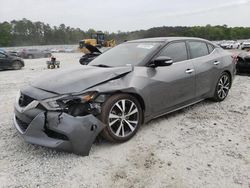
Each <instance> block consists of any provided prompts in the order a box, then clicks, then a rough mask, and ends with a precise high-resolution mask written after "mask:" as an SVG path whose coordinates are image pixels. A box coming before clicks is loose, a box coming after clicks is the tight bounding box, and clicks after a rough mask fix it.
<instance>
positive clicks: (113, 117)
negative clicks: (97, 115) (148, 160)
mask: <svg viewBox="0 0 250 188" xmlns="http://www.w3.org/2000/svg"><path fill="white" fill-rule="evenodd" d="M142 117H143V116H142V109H141V105H140V103H139V102H138V100H137V99H136V98H135V97H134V96H131V95H128V94H117V95H113V96H111V97H110V98H109V99H108V100H107V101H106V102H105V103H104V104H103V106H102V113H101V120H102V122H104V123H105V124H106V125H107V126H106V127H105V128H104V130H103V132H102V136H103V137H104V138H105V139H107V140H109V141H112V142H125V141H127V140H129V139H130V138H132V137H133V136H134V135H135V134H136V132H137V130H138V128H139V127H140V125H141V123H142Z"/></svg>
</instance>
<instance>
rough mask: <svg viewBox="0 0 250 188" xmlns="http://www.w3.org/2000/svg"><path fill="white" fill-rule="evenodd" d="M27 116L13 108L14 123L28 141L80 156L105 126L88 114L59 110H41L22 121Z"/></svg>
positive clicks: (88, 149) (86, 152)
mask: <svg viewBox="0 0 250 188" xmlns="http://www.w3.org/2000/svg"><path fill="white" fill-rule="evenodd" d="M31 111H32V110H31ZM27 119H28V118H27V116H26V115H25V113H23V112H20V111H18V110H17V109H16V108H15V115H14V125H15V127H16V129H17V130H18V132H19V133H20V134H21V135H22V137H23V138H24V139H25V141H27V142H28V143H31V144H37V145H41V146H45V147H49V148H53V149H57V150H63V151H67V152H73V153H75V154H79V155H83V156H86V155H89V151H90V149H91V146H92V144H93V142H94V141H95V139H96V137H97V135H98V134H99V133H100V132H101V131H102V130H103V128H104V127H105V125H104V124H103V123H102V122H101V121H100V120H98V119H97V118H96V117H95V116H94V115H92V114H90V115H86V116H81V117H73V116H71V115H68V114H66V113H61V112H50V111H48V112H45V111H41V112H39V113H37V115H36V116H35V118H33V119H32V120H31V122H30V123H25V121H26V122H27V121H29V120H27Z"/></svg>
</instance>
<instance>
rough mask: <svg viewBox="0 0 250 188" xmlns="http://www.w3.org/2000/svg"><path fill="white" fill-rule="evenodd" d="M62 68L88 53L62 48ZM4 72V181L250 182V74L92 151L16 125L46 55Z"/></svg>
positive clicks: (0, 180) (0, 85) (0, 137)
mask: <svg viewBox="0 0 250 188" xmlns="http://www.w3.org/2000/svg"><path fill="white" fill-rule="evenodd" d="M56 56H57V57H58V60H60V61H61V63H62V67H63V68H67V67H69V66H72V65H73V64H74V65H75V66H80V65H78V59H79V57H80V56H81V54H77V53H73V54H57V55H56ZM25 62H26V67H25V68H24V69H22V70H20V71H1V72H0V101H1V103H0V187H46V188H47V187H184V188H186V187H187V188H189V187H197V188H200V187H209V188H210V187H214V188H218V187H227V188H229V187H236V188H237V187H245V188H249V187H250V95H249V93H250V77H248V76H236V78H235V80H234V83H233V87H232V89H231V91H230V94H229V96H228V98H227V99H226V100H225V101H224V102H222V103H213V102H210V101H204V102H201V103H199V104H196V105H193V106H191V107H188V108H185V109H183V110H180V111H178V112H175V113H172V114H169V115H166V116H163V117H161V118H158V119H155V120H153V121H151V122H149V123H147V124H145V125H143V126H142V127H141V129H140V130H139V131H138V134H137V135H136V136H135V137H134V138H133V139H132V140H130V141H128V142H126V143H123V144H111V143H107V142H101V143H98V144H95V145H93V147H92V150H91V153H90V155H89V156H87V157H81V156H77V155H74V154H69V153H63V152H56V151H53V150H50V149H47V148H44V147H40V146H33V145H30V144H27V143H25V142H24V140H23V139H22V138H21V137H20V136H19V135H18V134H17V131H16V130H15V128H14V127H13V123H12V116H13V103H14V100H15V96H16V94H17V91H18V89H19V88H20V87H22V86H23V85H25V84H27V83H28V82H29V81H31V80H33V79H34V78H36V77H41V75H42V74H43V73H45V72H53V71H55V70H47V69H45V67H46V66H45V62H46V59H35V60H26V61H25Z"/></svg>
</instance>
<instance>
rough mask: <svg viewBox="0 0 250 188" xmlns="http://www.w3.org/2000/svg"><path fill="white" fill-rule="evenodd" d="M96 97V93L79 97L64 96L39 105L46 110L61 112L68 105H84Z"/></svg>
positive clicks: (88, 93)
mask: <svg viewBox="0 0 250 188" xmlns="http://www.w3.org/2000/svg"><path fill="white" fill-rule="evenodd" d="M96 96H97V92H87V93H84V94H79V95H66V96H65V95H64V96H61V97H57V98H51V99H47V100H44V101H42V102H41V104H42V105H43V106H44V107H45V108H46V109H48V110H62V109H64V108H66V107H67V105H68V104H70V103H85V102H89V101H92V100H93V99H95V97H96Z"/></svg>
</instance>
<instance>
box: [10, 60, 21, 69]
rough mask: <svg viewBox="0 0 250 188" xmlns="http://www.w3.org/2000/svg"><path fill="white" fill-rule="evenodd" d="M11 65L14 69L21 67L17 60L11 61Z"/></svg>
mask: <svg viewBox="0 0 250 188" xmlns="http://www.w3.org/2000/svg"><path fill="white" fill-rule="evenodd" d="M12 67H13V69H14V70H20V69H21V68H22V64H21V63H20V62H19V61H15V62H13V65H12Z"/></svg>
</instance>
